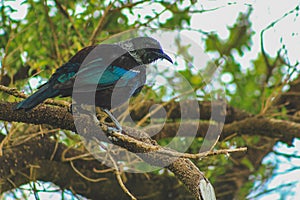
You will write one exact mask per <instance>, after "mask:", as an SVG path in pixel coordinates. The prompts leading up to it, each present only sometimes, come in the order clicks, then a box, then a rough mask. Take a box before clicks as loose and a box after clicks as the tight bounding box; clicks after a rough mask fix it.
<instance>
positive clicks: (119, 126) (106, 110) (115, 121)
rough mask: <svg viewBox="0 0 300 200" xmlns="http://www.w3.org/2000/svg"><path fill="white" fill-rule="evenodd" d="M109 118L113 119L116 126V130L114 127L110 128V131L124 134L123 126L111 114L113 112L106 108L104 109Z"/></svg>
mask: <svg viewBox="0 0 300 200" xmlns="http://www.w3.org/2000/svg"><path fill="white" fill-rule="evenodd" d="M102 110H103V111H104V112H105V113H106V114H107V115H108V116H109V118H110V119H111V121H112V122H113V123H114V124H115V126H116V128H114V127H109V128H110V129H111V131H116V132H120V133H122V130H123V129H122V126H121V124H120V123H119V122H118V120H117V119H116V118H115V117H114V116H113V115H112V114H111V112H110V111H109V110H108V109H106V108H104V109H102Z"/></svg>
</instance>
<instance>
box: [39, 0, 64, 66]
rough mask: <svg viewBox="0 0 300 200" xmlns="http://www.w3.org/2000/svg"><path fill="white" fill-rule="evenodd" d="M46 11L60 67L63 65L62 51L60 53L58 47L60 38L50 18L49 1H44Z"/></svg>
mask: <svg viewBox="0 0 300 200" xmlns="http://www.w3.org/2000/svg"><path fill="white" fill-rule="evenodd" d="M43 5H44V10H45V14H46V18H47V20H48V22H49V26H50V29H51V33H52V37H53V44H54V50H55V55H56V60H58V61H59V65H61V64H62V63H61V61H62V59H61V55H60V51H59V46H58V37H57V33H56V31H55V27H54V24H53V21H52V19H51V17H50V16H49V8H48V5H47V0H44V3H43Z"/></svg>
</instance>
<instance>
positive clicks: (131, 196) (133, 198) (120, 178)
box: [108, 153, 136, 200]
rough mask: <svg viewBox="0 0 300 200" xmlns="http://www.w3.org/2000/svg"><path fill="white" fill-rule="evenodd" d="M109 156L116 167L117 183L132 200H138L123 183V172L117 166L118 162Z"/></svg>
mask: <svg viewBox="0 0 300 200" xmlns="http://www.w3.org/2000/svg"><path fill="white" fill-rule="evenodd" d="M108 156H109V158H110V160H111V162H112V163H113V165H114V168H115V174H116V178H117V181H118V183H119V185H120V186H121V188H122V190H123V191H124V192H125V193H126V194H127V195H128V196H129V197H130V198H131V199H132V200H136V198H135V196H133V195H132V194H131V193H130V191H129V190H128V189H127V188H126V186H125V184H124V183H123V180H122V177H121V172H120V170H119V168H118V166H117V163H116V161H115V160H114V158H113V157H112V156H111V155H110V154H109V153H108Z"/></svg>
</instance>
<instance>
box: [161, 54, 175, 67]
mask: <svg viewBox="0 0 300 200" xmlns="http://www.w3.org/2000/svg"><path fill="white" fill-rule="evenodd" d="M159 57H160V58H161V59H166V60H167V61H169V62H170V63H172V64H173V61H172V59H171V58H170V56H168V55H167V54H166V53H164V52H162V53H160V55H159Z"/></svg>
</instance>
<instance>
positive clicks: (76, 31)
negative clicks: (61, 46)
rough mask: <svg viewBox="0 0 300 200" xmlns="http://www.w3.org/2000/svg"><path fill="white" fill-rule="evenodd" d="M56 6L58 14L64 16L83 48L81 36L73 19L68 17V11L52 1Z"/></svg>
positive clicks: (55, 0) (56, 1) (56, 0)
mask: <svg viewBox="0 0 300 200" xmlns="http://www.w3.org/2000/svg"><path fill="white" fill-rule="evenodd" d="M54 2H55V4H56V6H57V7H58V9H59V10H60V12H61V13H62V14H63V16H65V17H66V18H67V19H68V20H69V21H70V23H71V25H72V28H73V30H74V31H75V33H76V35H77V36H78V38H79V41H80V43H81V45H82V46H85V43H84V40H83V37H82V35H81V34H80V32H79V31H78V29H77V28H76V26H75V23H74V20H73V18H72V17H71V16H70V15H69V13H68V11H67V10H66V8H65V6H64V5H62V4H61V3H60V2H58V0H54Z"/></svg>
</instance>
